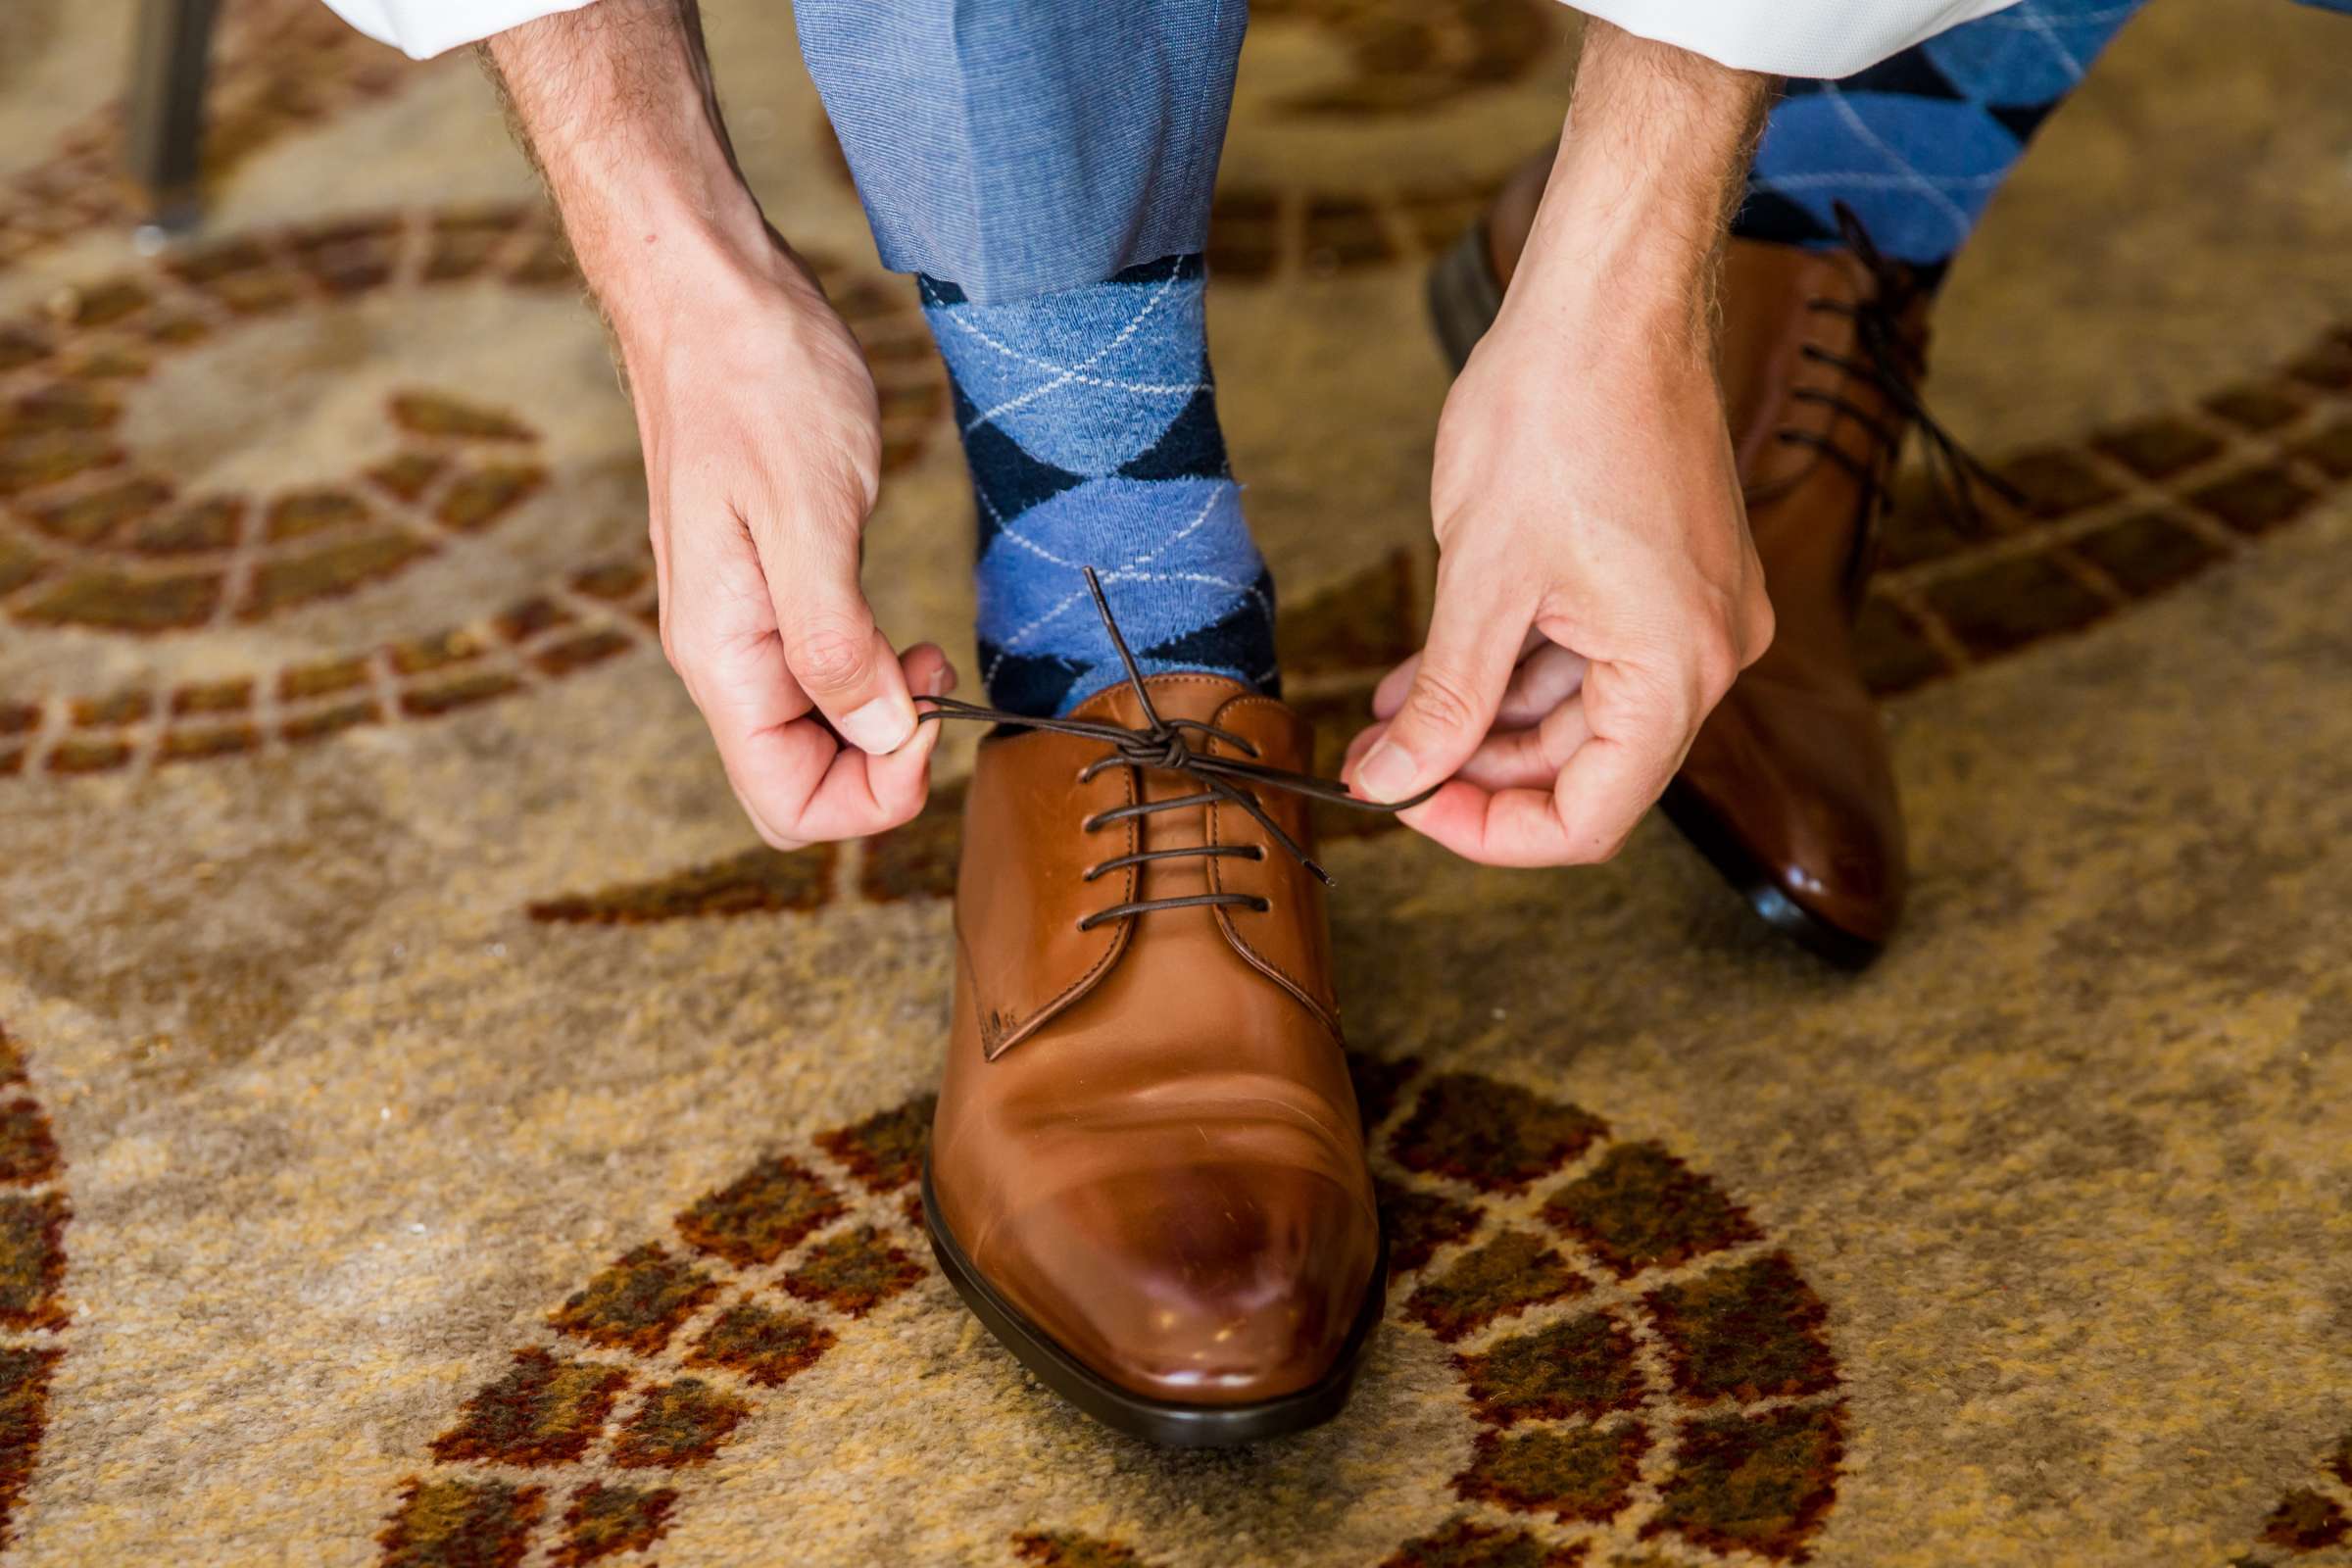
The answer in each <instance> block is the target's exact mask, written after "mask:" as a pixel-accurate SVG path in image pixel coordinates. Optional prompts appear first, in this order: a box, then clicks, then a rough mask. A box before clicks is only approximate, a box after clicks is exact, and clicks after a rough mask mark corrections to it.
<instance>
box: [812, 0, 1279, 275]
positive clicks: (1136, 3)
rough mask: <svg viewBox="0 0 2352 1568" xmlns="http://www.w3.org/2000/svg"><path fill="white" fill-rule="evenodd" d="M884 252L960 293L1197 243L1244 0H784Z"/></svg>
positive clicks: (1120, 265)
mask: <svg viewBox="0 0 2352 1568" xmlns="http://www.w3.org/2000/svg"><path fill="white" fill-rule="evenodd" d="M794 16H795V20H796V22H797V23H798V25H799V27H800V33H801V53H802V56H803V57H804V58H805V59H806V60H807V61H808V63H809V74H810V75H811V76H812V77H814V78H815V80H816V87H817V91H818V92H819V93H820V94H821V95H822V96H823V98H824V101H825V112H826V114H827V115H828V116H830V117H831V119H832V122H833V129H834V133H835V134H836V135H838V136H839V137H840V138H841V146H842V151H843V152H844V153H845V154H846V155H847V156H848V159H849V165H850V172H851V174H852V175H854V176H855V177H856V179H857V181H858V196H859V198H860V199H861V200H862V201H863V202H864V203H865V211H866V217H867V219H868V221H870V222H871V223H872V224H873V230H874V241H875V243H876V245H877V246H879V248H880V250H881V253H882V262H883V265H884V266H886V267H888V268H889V269H891V270H893V271H899V272H921V273H925V274H927V275H929V276H932V277H939V278H950V279H953V280H954V281H955V283H956V286H957V287H958V288H960V289H961V290H962V291H963V293H964V295H965V296H966V297H967V298H969V299H970V300H972V301H973V302H975V303H977V304H983V305H993V304H997V303H1000V302H1002V301H1006V300H1014V299H1020V298H1024V297H1026V296H1028V295H1033V294H1043V293H1047V292H1050V291H1052V290H1055V289H1066V288H1075V287H1077V286H1079V285H1081V284H1085V283H1097V282H1101V281H1102V280H1103V279H1104V278H1107V277H1109V276H1110V275H1111V274H1113V273H1114V272H1118V271H1120V270H1124V269H1126V268H1130V267H1134V266H1137V265H1139V264H1142V263H1145V262H1152V261H1156V260H1158V259H1159V258H1161V257H1163V256H1183V255H1190V254H1192V253H1195V252H1198V251H1201V250H1203V249H1205V248H1206V246H1207V244H1208V204H1209V195H1210V192H1211V189H1212V188H1213V186H1214V185H1215V183H1216V175H1217V155H1218V153H1219V152H1220V151H1222V150H1223V147H1224V143H1225V118H1226V115H1227V113H1228V111H1229V110H1230V109H1231V107H1232V102H1233V75H1234V69H1235V66H1236V64H1237V63H1238V62H1239V60H1240V58H1241V51H1242V31H1243V28H1244V27H1245V26H1246V25H1247V24H1248V22H1249V3H1248V0H800V3H799V4H798V5H797V6H796V7H795V8H794Z"/></svg>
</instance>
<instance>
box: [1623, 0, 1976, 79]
mask: <svg viewBox="0 0 2352 1568" xmlns="http://www.w3.org/2000/svg"><path fill="white" fill-rule="evenodd" d="M1576 4H1577V9H1578V10H1580V11H1582V12H1584V13H1585V14H1586V15H1587V16H1592V17H1598V18H1600V19H1601V20H1602V21H1603V22H1609V23H1614V24H1615V25H1618V26H1620V27H1623V28H1624V29H1625V30H1626V31H1628V32H1631V33H1637V34H1639V35H1641V36H1642V37H1644V38H1654V39H1656V40H1657V41H1658V42H1659V43H1670V44H1673V45H1675V46H1676V47H1677V48H1681V49H1688V50H1690V51H1691V53H1693V54H1700V55H1705V56H1706V57H1707V58H1708V59H1710V60H1713V61H1717V62H1719V63H1721V64H1723V65H1727V66H1730V67H1731V68H1732V69H1733V70H1735V71H1761V72H1767V73H1771V74H1773V75H1776V76H1824V77H1837V76H1850V75H1852V74H1853V73H1855V72H1857V71H1860V70H1862V69H1864V68H1865V67H1868V66H1875V65H1877V64H1878V63H1879V62H1880V61H1882V60H1884V59H1886V58H1887V56H1888V55H1891V54H1894V53H1896V52H1897V51H1899V50H1903V49H1908V48H1909V47H1911V45H1913V44H1915V43H1918V42H1920V41H1921V40H1923V39H1926V38H1933V37H1934V36H1936V34H1937V33H1939V32H1941V31H1943V30H1944V29H1945V28H1947V27H1956V26H1958V25H1960V24H1961V23H1963V22H1974V21H1975V20H1976V19H1977V18H1979V17H1982V16H1986V15H1989V14H1990V13H1992V12H1995V11H2001V10H2005V9H2007V8H2008V7H2010V6H2012V5H2015V4H2017V0H1576Z"/></svg>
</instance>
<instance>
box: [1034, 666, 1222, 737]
mask: <svg viewBox="0 0 2352 1568" xmlns="http://www.w3.org/2000/svg"><path fill="white" fill-rule="evenodd" d="M1144 685H1145V687H1146V688H1147V689H1148V690H1150V692H1151V693H1152V709H1153V710H1154V711H1156V712H1157V713H1158V714H1159V716H1160V717H1162V718H1190V719H1195V720H1198V721H1199V722H1201V723H1203V724H1205V723H1208V722H1209V721H1211V720H1212V719H1214V718H1215V717H1216V712H1217V710H1218V709H1220V708H1223V707H1224V706H1225V705H1226V704H1227V703H1230V702H1232V701H1233V700H1234V699H1235V698H1237V697H1248V696H1250V695H1251V693H1250V688H1249V687H1247V686H1245V685H1243V684H1242V683H1241V682H1240V681H1238V680H1234V679H1233V678H1231V677H1230V676H1226V675H1209V674H1195V673H1177V674H1169V675H1147V676H1145V677H1144ZM1070 716H1071V717H1072V718H1091V719H1096V720H1099V721H1101V722H1103V723H1109V724H1124V725H1126V726H1127V727H1128V728H1130V729H1142V728H1144V727H1145V726H1146V723H1147V720H1146V719H1145V717H1144V706H1143V704H1142V703H1141V702H1139V701H1137V699H1136V695H1135V683H1134V682H1133V681H1127V680H1122V681H1120V682H1118V683H1117V684H1116V685H1111V686H1105V687H1103V689H1102V690H1101V691H1099V692H1097V693H1095V695H1094V696H1092V697H1089V698H1088V699H1087V700H1086V701H1085V702H1083V703H1080V704H1079V705H1078V706H1077V707H1076V708H1074V709H1072V710H1071V711H1070Z"/></svg>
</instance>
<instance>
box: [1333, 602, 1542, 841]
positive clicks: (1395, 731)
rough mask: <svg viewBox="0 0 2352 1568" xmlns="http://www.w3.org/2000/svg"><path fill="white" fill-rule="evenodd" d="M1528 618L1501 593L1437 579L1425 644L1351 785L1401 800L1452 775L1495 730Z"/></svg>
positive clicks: (1370, 793) (1383, 798)
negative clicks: (1408, 682)
mask: <svg viewBox="0 0 2352 1568" xmlns="http://www.w3.org/2000/svg"><path fill="white" fill-rule="evenodd" d="M1530 619H1531V615H1530V614H1529V613H1527V612H1525V611H1524V610H1523V608H1522V607H1520V606H1519V605H1517V604H1516V603H1514V602H1513V600H1512V599H1511V598H1510V597H1509V596H1508V594H1507V591H1506V592H1502V593H1498V592H1494V591H1486V592H1481V591H1479V585H1477V584H1475V583H1474V582H1471V581H1469V580H1466V579H1465V578H1463V577H1462V576H1460V575H1454V576H1451V577H1448V576H1446V574H1444V573H1441V574H1440V577H1439V581H1438V594H1437V607H1436V609H1435V611H1434V612H1433V613H1431V615H1430V621H1429V641H1428V643H1427V644H1426V645H1425V646H1424V647H1423V648H1422V650H1421V663H1420V667H1419V669H1417V670H1416V671H1415V672H1414V674H1413V684H1412V688H1411V690H1409V691H1408V692H1406V693H1405V697H1404V701H1403V703H1402V704H1401V705H1399V706H1398V708H1397V713H1396V716H1395V717H1394V718H1392V719H1391V720H1390V721H1389V727H1388V732H1387V733H1386V734H1384V735H1383V736H1381V738H1380V740H1379V742H1378V743H1377V744H1376V745H1374V746H1373V748H1372V749H1371V750H1370V751H1368V752H1366V753H1365V754H1364V758H1363V760H1362V761H1361V762H1359V763H1357V764H1356V769H1355V784H1356V787H1357V788H1358V789H1359V790H1360V791H1361V792H1362V793H1363V794H1364V795H1365V796H1366V797H1367V798H1368V799H1371V800H1375V801H1401V800H1404V799H1405V798H1407V797H1408V796H1412V795H1417V794H1419V793H1420V792H1421V791H1422V790H1425V789H1427V788H1428V787H1429V786H1431V785H1432V784H1436V783H1439V782H1441V781H1443V780H1445V779H1447V778H1450V777H1452V776H1453V773H1454V770H1455V769H1456V768H1459V767H1460V766H1461V765H1462V764H1463V763H1464V762H1466V761H1468V760H1470V754H1471V753H1473V752H1475V751H1477V750H1478V746H1479V742H1481V741H1483V740H1485V739H1486V736H1487V731H1488V730H1489V729H1491V728H1492V727H1493V726H1494V723H1495V711H1496V710H1497V709H1499V708H1500V707H1501V706H1502V698H1503V693H1504V692H1505V691H1506V690H1507V689H1508V688H1509V686H1510V683H1511V671H1512V669H1513V668H1514V667H1515V666H1516V665H1517V663H1518V661H1519V649H1520V645H1521V642H1522V640H1523V638H1524V636H1525V634H1526V631H1527V628H1528V624H1529V621H1530Z"/></svg>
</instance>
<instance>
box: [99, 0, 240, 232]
mask: <svg viewBox="0 0 2352 1568" xmlns="http://www.w3.org/2000/svg"><path fill="white" fill-rule="evenodd" d="M219 14H220V0H141V3H140V6H139V27H138V37H137V39H136V40H135V42H134V44H133V50H132V59H131V79H130V96H129V100H128V108H127V114H126V117H125V118H126V120H127V123H126V125H125V126H124V137H123V153H124V157H125V161H126V163H127V164H128V166H129V167H128V171H127V172H128V173H129V175H130V178H131V181H132V182H133V183H134V184H135V185H136V186H137V187H138V188H139V190H140V192H141V193H142V194H143V195H144V197H145V199H146V207H147V213H146V226H148V227H150V228H154V229H160V230H162V231H163V232H165V233H167V234H176V233H184V232H186V231H187V230H189V229H192V228H194V227H195V226H196V223H197V221H198V219H199V217H200V216H201V213H202V203H201V196H200V193H199V191H198V188H197V174H198V170H199V168H200V166H201V164H202V161H203V154H204V85H205V74H206V70H207V67H208V65H209V63H210V55H211V50H212V41H213V23H214V21H215V19H216V18H217V17H218V15H219Z"/></svg>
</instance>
